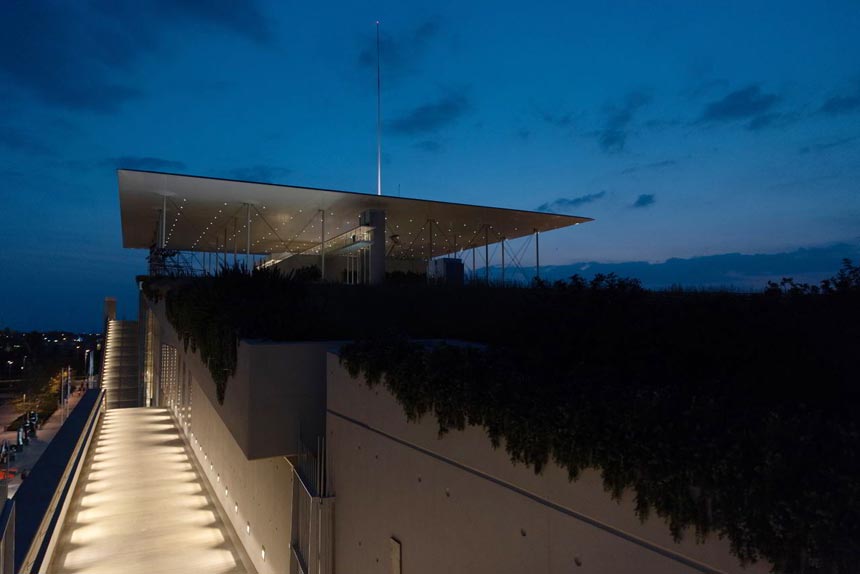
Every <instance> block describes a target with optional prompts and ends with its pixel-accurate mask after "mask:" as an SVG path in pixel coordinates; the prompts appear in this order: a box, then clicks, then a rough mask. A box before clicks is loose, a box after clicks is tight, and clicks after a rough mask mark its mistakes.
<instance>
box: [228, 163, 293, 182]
mask: <svg viewBox="0 0 860 574" xmlns="http://www.w3.org/2000/svg"><path fill="white" fill-rule="evenodd" d="M291 173H293V170H291V169H287V168H285V167H279V166H276V165H264V164H256V165H249V166H245V167H237V168H233V169H230V170H228V171H227V172H226V174H227V177H229V178H231V179H240V180H242V181H264V182H269V183H275V182H277V181H283V180H284V178H286V177H287V176H289V175H290V174H291Z"/></svg>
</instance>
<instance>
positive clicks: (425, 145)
mask: <svg viewBox="0 0 860 574" xmlns="http://www.w3.org/2000/svg"><path fill="white" fill-rule="evenodd" d="M414 145H415V148H417V149H420V150H421V151H426V152H428V153H438V152H440V151H442V144H441V143H440V142H438V141H436V140H421V141H420V142H416V143H415V144H414Z"/></svg>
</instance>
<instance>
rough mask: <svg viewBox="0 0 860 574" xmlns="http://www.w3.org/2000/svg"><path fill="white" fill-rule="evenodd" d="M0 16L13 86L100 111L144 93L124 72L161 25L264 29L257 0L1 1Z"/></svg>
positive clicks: (6, 73)
mask: <svg viewBox="0 0 860 574" xmlns="http://www.w3.org/2000/svg"><path fill="white" fill-rule="evenodd" d="M3 22H4V26H3V33H2V34H0V79H2V80H3V81H4V82H5V83H7V85H8V86H9V87H10V88H11V89H12V90H14V93H15V94H20V95H23V94H26V95H30V96H35V97H36V98H38V99H39V100H41V101H43V102H46V103H48V104H51V105H56V106H60V107H63V108H66V109H73V110H86V111H94V112H100V113H109V112H113V111H115V110H117V109H119V108H120V107H121V106H122V105H123V104H125V103H126V102H128V101H129V100H132V99H134V98H137V97H139V96H141V95H142V92H141V90H140V89H139V88H137V87H136V86H134V85H132V84H130V83H129V82H128V81H126V80H124V78H127V77H128V75H129V74H128V70H129V66H131V65H133V64H134V63H136V62H137V61H138V60H139V58H140V56H141V55H142V54H144V53H146V52H150V51H152V50H153V49H154V48H155V47H157V46H158V45H159V44H160V43H161V40H162V38H163V36H164V32H165V31H166V30H171V29H177V28H178V27H179V26H184V25H185V24H187V23H194V24H195V25H196V24H198V23H201V22H202V23H204V24H206V23H208V24H210V25H212V26H215V27H220V28H224V29H227V30H230V31H232V32H235V33H238V34H242V35H245V36H247V37H250V38H253V39H256V40H260V41H262V40H263V39H264V37H266V35H267V32H266V30H267V25H266V20H265V18H264V17H263V15H262V13H261V12H260V11H259V9H258V8H257V6H256V2H255V1H250V2H241V3H237V2H232V1H231V0H213V1H211V2H205V3H203V2H195V1H192V0H180V1H175V0H153V1H152V2H147V3H145V4H143V3H128V2H114V1H112V0H110V1H109V0H96V1H94V2H91V3H88V2H58V3H54V2H50V3H45V2H7V3H4V5H3Z"/></svg>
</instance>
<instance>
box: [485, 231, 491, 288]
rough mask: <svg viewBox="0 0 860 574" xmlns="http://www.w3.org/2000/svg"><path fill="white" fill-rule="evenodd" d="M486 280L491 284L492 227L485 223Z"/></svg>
mask: <svg viewBox="0 0 860 574" xmlns="http://www.w3.org/2000/svg"><path fill="white" fill-rule="evenodd" d="M484 280H485V281H486V282H487V285H489V284H490V227H489V226H488V225H486V224H484Z"/></svg>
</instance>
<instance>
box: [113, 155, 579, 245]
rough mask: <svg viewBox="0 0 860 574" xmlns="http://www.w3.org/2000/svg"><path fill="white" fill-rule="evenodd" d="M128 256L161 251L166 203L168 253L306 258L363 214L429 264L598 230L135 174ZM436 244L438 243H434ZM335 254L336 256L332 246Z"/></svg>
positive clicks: (127, 194) (126, 198)
mask: <svg viewBox="0 0 860 574" xmlns="http://www.w3.org/2000/svg"><path fill="white" fill-rule="evenodd" d="M117 173H118V178H119V198H120V211H121V217H122V241H123V247H126V248H141V249H148V248H150V247H152V246H154V245H155V244H156V238H157V236H158V227H159V223H160V217H161V210H162V206H163V205H165V202H166V207H167V210H166V213H167V217H166V238H167V242H166V247H167V248H168V249H176V250H179V251H210V252H211V251H227V252H232V251H238V252H240V253H243V252H244V251H245V247H246V244H247V239H248V232H247V218H248V211H249V207H248V206H250V216H251V226H250V228H251V237H250V239H251V253H254V254H258V255H260V254H262V255H270V254H277V253H284V252H286V253H302V252H305V251H308V250H312V249H314V248H318V247H319V244H320V237H321V235H320V234H321V214H320V211H321V210H324V211H325V236H326V241H329V240H330V239H332V238H334V237H336V236H338V235H340V234H343V233H347V232H349V231H351V230H354V229H355V228H357V227H358V226H359V222H358V218H359V214H361V213H362V212H363V211H365V210H368V209H381V210H384V211H385V214H386V253H390V255H391V256H394V257H403V258H410V259H411V258H426V257H427V256H428V254H432V256H433V257H436V256H439V255H445V254H449V253H455V252H457V251H458V250H460V249H464V248H470V247H474V246H480V245H484V243H485V242H488V243H491V244H492V243H496V242H498V241H500V240H501V239H502V238H505V239H516V238H518V237H523V236H525V235H529V234H531V233H533V232H535V231H540V232H544V231H550V230H553V229H559V228H562V227H568V226H570V225H576V224H578V223H583V222H586V221H591V219H589V218H587V217H575V216H570V215H558V214H551V213H538V212H534V211H520V210H514V209H502V208H497V207H481V206H476V205H465V204H459V203H445V202H440V201H427V200H422V199H409V198H403V197H390V196H378V195H367V194H362V193H352V192H345V191H331V190H324V189H311V188H306V187H292V186H287V185H274V184H268V183H252V182H245V181H232V180H225V179H212V178H206V177H197V176H188V175H174V174H167V173H157V172H148V171H135V170H126V169H120V170H118V172H117ZM431 237H432V239H431ZM326 250H327V251H328V247H326Z"/></svg>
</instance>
